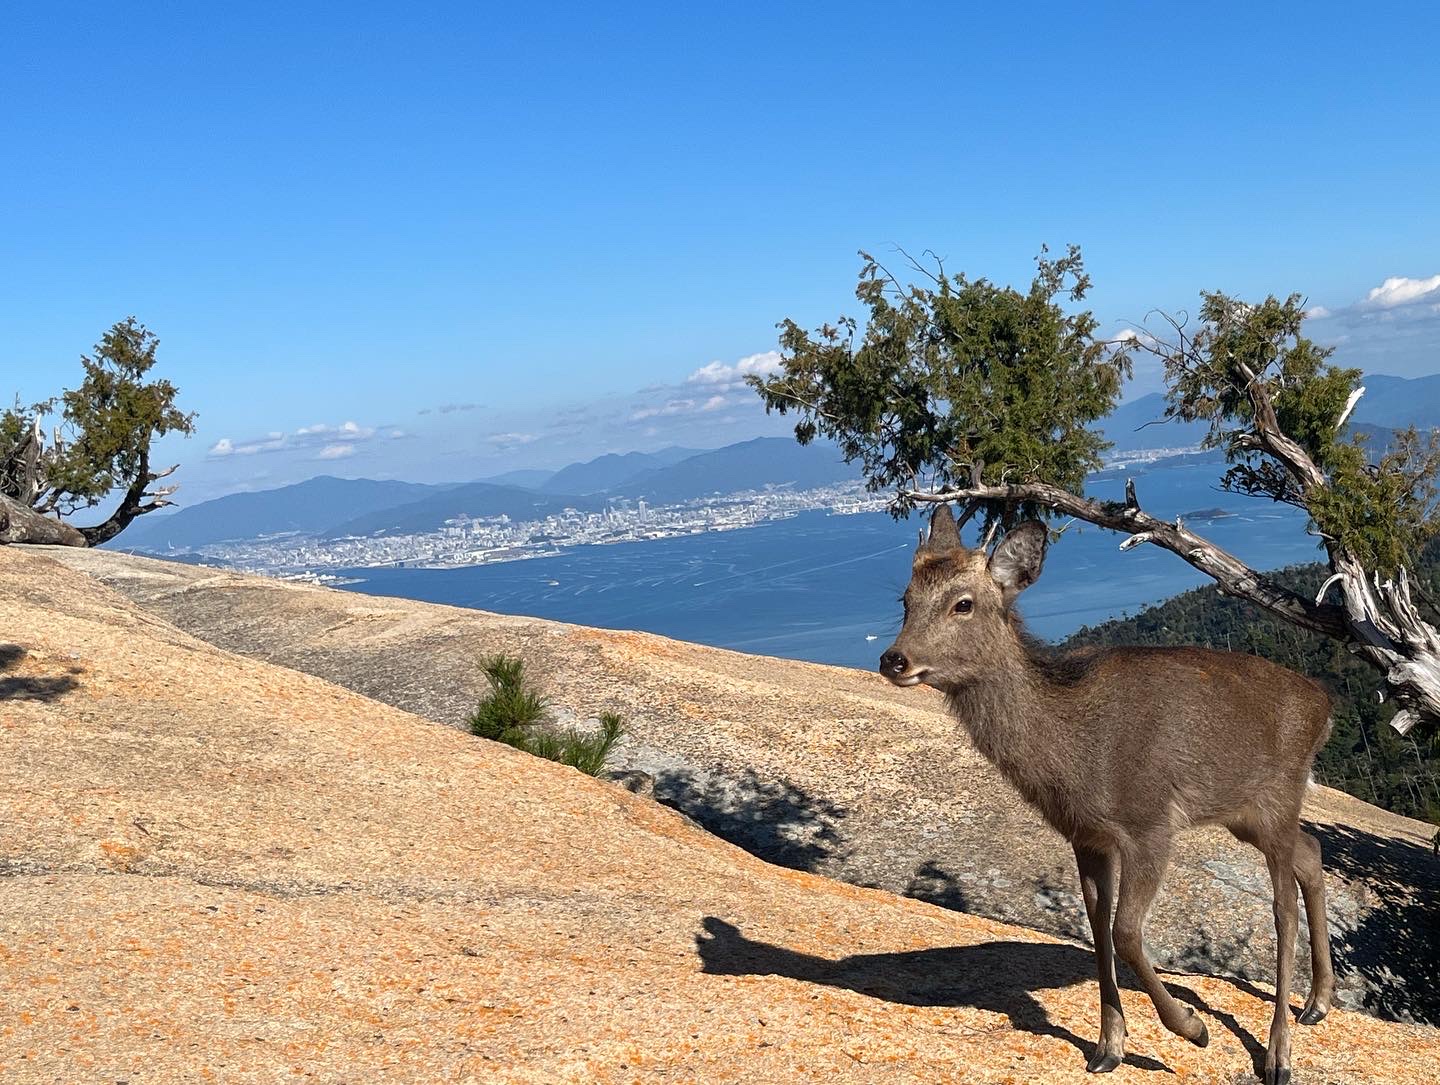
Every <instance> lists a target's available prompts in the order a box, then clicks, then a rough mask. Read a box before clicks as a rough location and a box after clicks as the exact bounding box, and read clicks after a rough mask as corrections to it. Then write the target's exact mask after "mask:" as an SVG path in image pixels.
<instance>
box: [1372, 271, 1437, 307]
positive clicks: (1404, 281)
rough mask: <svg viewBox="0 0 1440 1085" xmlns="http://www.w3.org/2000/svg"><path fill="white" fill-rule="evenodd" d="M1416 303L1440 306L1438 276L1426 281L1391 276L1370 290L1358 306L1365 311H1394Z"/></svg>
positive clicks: (1402, 276)
mask: <svg viewBox="0 0 1440 1085" xmlns="http://www.w3.org/2000/svg"><path fill="white" fill-rule="evenodd" d="M1417 302H1427V303H1428V302H1433V303H1436V304H1440V275H1432V276H1430V278H1428V279H1411V278H1408V277H1406V276H1404V275H1396V276H1393V277H1391V278H1389V279H1386V280H1385V281H1384V282H1383V283H1381V284H1380V285H1379V286H1377V287H1375V288H1374V289H1372V290H1371V291H1370V292H1369V293H1368V294H1366V295H1365V300H1364V301H1362V302H1360V303H1359V304H1360V305H1361V306H1363V307H1364V308H1366V309H1395V308H1397V307H1399V306H1402V305H1414V304H1415V303H1417Z"/></svg>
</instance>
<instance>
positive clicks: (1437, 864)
mask: <svg viewBox="0 0 1440 1085" xmlns="http://www.w3.org/2000/svg"><path fill="white" fill-rule="evenodd" d="M1305 828H1306V831H1308V832H1310V833H1311V834H1313V835H1314V836H1315V837H1317V838H1318V839H1319V841H1320V849H1321V852H1322V853H1323V856H1324V864H1325V869H1326V870H1327V871H1329V872H1331V873H1333V874H1338V875H1339V876H1340V877H1342V878H1349V879H1355V880H1358V881H1363V882H1364V883H1365V884H1366V885H1367V886H1368V887H1369V889H1370V893H1371V896H1372V898H1373V899H1372V900H1371V901H1370V906H1369V908H1367V909H1366V910H1365V911H1364V912H1362V913H1361V914H1360V915H1359V916H1358V917H1357V918H1356V919H1355V920H1354V922H1353V923H1349V924H1346V923H1343V922H1342V923H1340V924H1336V923H1335V922H1334V921H1333V913H1332V923H1331V950H1332V952H1333V953H1334V955H1335V968H1336V971H1338V972H1346V971H1350V972H1356V973H1359V974H1360V975H1361V976H1362V977H1364V979H1365V981H1366V985H1367V987H1368V988H1369V991H1368V993H1367V995H1366V999H1365V1008H1366V1009H1368V1010H1369V1011H1370V1012H1372V1013H1375V1014H1378V1015H1381V1016H1384V1017H1391V1018H1401V1019H1413V1020H1416V1021H1421V1022H1424V1023H1426V1024H1432V1025H1433V1024H1440V859H1437V858H1436V857H1435V854H1434V852H1433V851H1432V850H1431V849H1430V848H1429V847H1427V846H1424V845H1421V844H1417V843H1414V842H1413V841H1409V840H1401V839H1396V838H1394V837H1385V836H1376V835H1375V834H1373V833H1367V832H1362V831H1360V830H1359V829H1353V828H1350V827H1349V826H1341V825H1320V824H1306V826H1305ZM1337 926H1338V927H1339V928H1340V929H1336V928H1337Z"/></svg>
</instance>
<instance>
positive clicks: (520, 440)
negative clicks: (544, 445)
mask: <svg viewBox="0 0 1440 1085" xmlns="http://www.w3.org/2000/svg"><path fill="white" fill-rule="evenodd" d="M539 439H540V435H539V434H538V433H492V434H491V435H490V436H489V437H487V438H485V440H486V441H488V442H489V443H490V444H492V445H494V446H495V448H496V449H497V450H499V451H501V452H504V451H506V450H508V449H512V448H519V447H520V446H521V445H528V444H530V443H531V442H532V441H538V440H539Z"/></svg>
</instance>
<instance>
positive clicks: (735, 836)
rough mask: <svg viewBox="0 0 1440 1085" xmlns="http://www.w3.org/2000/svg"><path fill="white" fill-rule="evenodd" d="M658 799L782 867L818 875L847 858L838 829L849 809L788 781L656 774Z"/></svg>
mask: <svg viewBox="0 0 1440 1085" xmlns="http://www.w3.org/2000/svg"><path fill="white" fill-rule="evenodd" d="M655 798H656V800H657V801H658V802H662V803H664V804H665V805H666V806H669V807H673V808H674V809H676V810H679V811H680V812H681V813H682V814H684V815H686V816H687V817H689V818H692V819H693V820H694V821H696V822H697V823H699V825H700V826H701V827H702V828H704V829H705V830H706V831H707V832H711V833H714V834H715V835H716V836H718V837H720V838H721V839H723V840H728V841H729V842H730V843H732V844H736V845H738V846H739V847H742V848H744V849H745V850H746V851H748V852H750V853H751V854H753V855H758V856H759V857H760V858H762V859H764V860H766V861H767V862H771V863H775V864H777V865H779V866H785V867H790V868H791V869H793V870H806V871H813V870H815V869H816V868H817V867H818V866H819V865H820V864H821V863H822V862H824V861H826V860H829V859H834V858H840V857H841V838H840V833H839V831H838V829H837V826H838V825H839V823H840V821H841V820H842V819H843V818H844V817H845V815H846V810H845V808H844V807H842V806H839V805H837V804H836V803H833V802H831V801H830V800H828V799H823V798H820V797H819V796H816V795H811V794H810V793H809V792H807V791H805V790H804V789H803V788H801V787H798V786H797V785H795V784H792V783H790V782H789V781H788V780H782V779H771V780H767V779H764V778H762V777H761V776H759V775H758V774H757V773H756V772H755V771H754V770H753V769H745V770H744V771H743V772H740V773H738V774H737V775H735V776H721V775H719V774H718V773H717V774H709V773H701V772H696V771H694V770H690V769H684V770H678V771H668V772H666V771H662V772H658V773H656V774H655Z"/></svg>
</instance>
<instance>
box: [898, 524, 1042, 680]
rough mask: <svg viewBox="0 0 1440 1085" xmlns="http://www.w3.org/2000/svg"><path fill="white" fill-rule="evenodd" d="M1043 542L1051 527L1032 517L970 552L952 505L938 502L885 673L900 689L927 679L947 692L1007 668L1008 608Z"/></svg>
mask: <svg viewBox="0 0 1440 1085" xmlns="http://www.w3.org/2000/svg"><path fill="white" fill-rule="evenodd" d="M1045 542H1046V534H1045V526H1044V525H1043V524H1041V523H1040V522H1039V521H1038V520H1027V521H1026V522H1025V523H1023V524H1021V525H1020V526H1019V527H1016V528H1015V529H1013V530H1012V531H1010V532H1009V533H1007V534H1006V536H1005V537H1004V539H1002V540H1001V541H1000V544H999V545H998V546H996V547H995V550H994V552H993V553H990V554H987V553H986V552H985V549H984V548H983V547H982V548H981V549H979V550H971V549H969V548H968V547H966V546H965V545H963V544H962V543H961V542H960V530H959V528H958V527H957V526H956V524H955V516H954V514H953V513H951V511H950V508H949V506H948V505H941V506H939V507H937V508H936V510H935V512H934V513H933V514H932V515H931V517H930V531H929V534H928V535H927V536H926V537H925V539H924V540H923V541H922V542H921V543H920V548H919V549H918V550H916V552H915V564H914V567H913V568H912V570H911V573H910V584H909V586H908V587H906V589H905V597H904V603H905V624H904V625H903V626H902V627H901V629H900V635H899V636H898V637H896V638H895V643H894V644H892V645H891V646H890V647H889V648H888V649H887V650H886V652H885V654H884V655H882V656H881V657H880V673H881V674H883V675H884V676H885V677H886V678H888V679H890V681H892V682H894V683H895V684H896V685H897V686H914V685H918V684H919V683H921V682H923V683H925V684H926V685H928V686H934V687H935V688H937V689H942V690H944V689H953V688H955V687H957V686H963V685H968V684H969V683H971V682H974V681H976V680H977V679H981V678H984V677H985V675H986V672H987V669H989V668H993V667H997V666H1001V665H1002V661H1003V660H1004V659H1005V658H1006V657H1007V655H1008V654H1009V653H1008V651H1007V649H1008V648H1009V647H1011V646H1013V645H1014V643H1015V633H1014V631H1013V629H1012V628H1011V621H1010V608H1011V606H1012V605H1013V604H1014V602H1015V599H1016V597H1017V596H1018V595H1019V594H1020V593H1021V592H1022V591H1024V590H1025V589H1026V588H1028V587H1029V586H1030V585H1031V584H1033V583H1034V582H1035V579H1036V578H1037V577H1038V576H1039V575H1040V567H1041V565H1042V564H1043V563H1044V561H1045Z"/></svg>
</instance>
